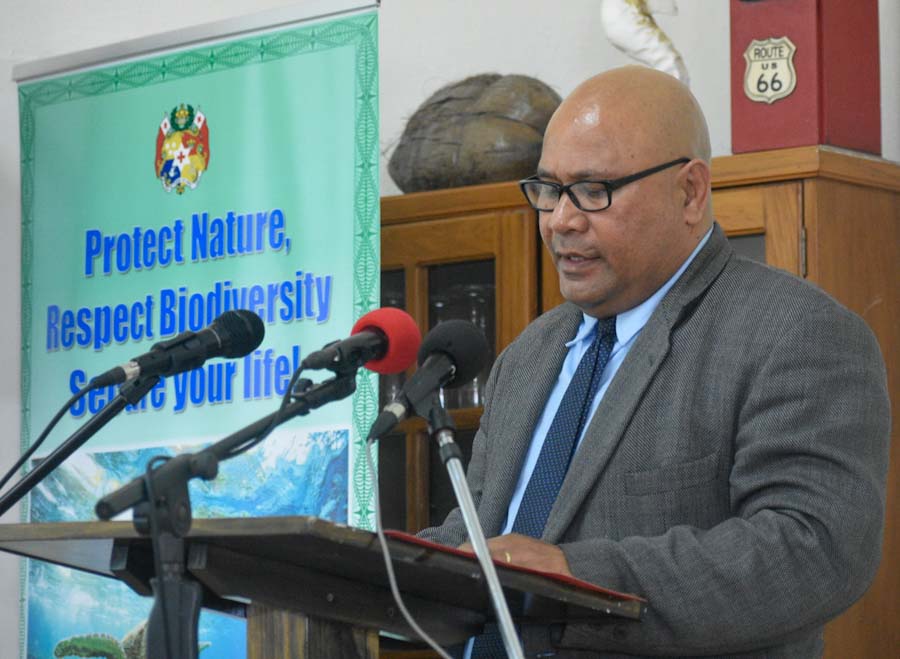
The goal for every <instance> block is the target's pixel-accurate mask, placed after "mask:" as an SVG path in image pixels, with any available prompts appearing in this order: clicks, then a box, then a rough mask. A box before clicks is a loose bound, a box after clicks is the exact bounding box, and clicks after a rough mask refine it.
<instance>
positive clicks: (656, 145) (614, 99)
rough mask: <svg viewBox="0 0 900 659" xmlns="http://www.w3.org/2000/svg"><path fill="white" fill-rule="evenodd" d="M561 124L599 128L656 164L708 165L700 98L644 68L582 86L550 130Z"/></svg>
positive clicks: (562, 107)
mask: <svg viewBox="0 0 900 659" xmlns="http://www.w3.org/2000/svg"><path fill="white" fill-rule="evenodd" d="M559 122H565V123H576V124H578V125H581V126H583V127H584V128H585V129H590V128H592V127H596V128H600V129H602V130H605V131H607V132H608V133H609V135H610V136H611V137H612V136H618V137H619V138H620V139H622V140H623V141H627V142H630V145H629V146H630V150H637V151H641V152H644V153H649V154H653V159H654V160H658V161H662V160H666V159H667V158H669V157H671V158H678V157H681V156H688V157H690V158H698V159H700V160H703V161H705V162H707V163H709V160H710V147H709V129H708V128H707V126H706V119H705V118H704V116H703V112H702V111H701V109H700V104H699V103H697V99H696V98H694V95H693V94H691V92H690V90H689V89H688V88H687V87H686V86H685V85H684V84H682V83H681V82H679V81H678V80H676V79H675V78H673V77H672V76H670V75H668V74H666V73H662V72H660V71H657V70H655V69H650V68H647V67H645V66H625V67H622V68H618V69H612V70H610V71H605V72H604V73H601V74H599V75H596V76H594V77H593V78H590V79H588V80H586V81H585V82H583V83H581V84H580V85H579V86H578V87H577V88H576V89H575V91H573V92H572V93H571V94H570V95H569V96H568V98H566V99H565V100H564V101H563V102H562V104H561V105H560V106H559V108H558V109H557V110H556V113H555V114H554V115H553V118H552V119H551V120H550V125H551V126H552V125H553V124H554V123H559ZM548 130H549V127H548Z"/></svg>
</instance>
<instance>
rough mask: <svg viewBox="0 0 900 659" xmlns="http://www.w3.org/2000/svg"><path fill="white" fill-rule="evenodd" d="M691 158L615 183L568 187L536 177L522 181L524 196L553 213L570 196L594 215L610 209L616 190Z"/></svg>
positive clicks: (594, 183)
mask: <svg viewBox="0 0 900 659" xmlns="http://www.w3.org/2000/svg"><path fill="white" fill-rule="evenodd" d="M690 161H691V159H690V158H679V159H678V160H672V161H670V162H667V163H663V164H662V165H657V166H656V167H651V168H650V169H645V170H643V171H640V172H638V173H636V174H631V175H629V176H623V177H622V178H617V179H613V180H612V181H575V182H574V183H569V184H568V185H560V184H559V183H554V182H553V181H544V180H542V179H539V178H538V177H537V176H531V177H529V178H526V179H525V180H524V181H519V187H520V188H521V189H522V193H523V194H524V195H525V198H526V199H527V200H528V203H529V204H531V207H532V208H533V209H535V210H537V211H544V212H548V213H549V212H551V211H552V210H553V209H554V208H556V204H558V203H559V199H560V197H561V196H562V195H563V193H565V194H567V195H569V199H571V200H572V203H573V204H575V206H577V207H578V208H579V209H581V210H583V211H586V212H588V213H592V212H594V211H602V210H604V209H606V208H609V207H610V205H611V204H612V193H613V190H618V189H619V188H621V187H622V186H624V185H628V184H629V183H633V182H634V181H637V180H640V179H642V178H644V177H646V176H650V175H651V174H655V173H656V172H661V171H662V170H664V169H668V168H669V167H672V166H673V165H680V164H682V163H686V162H690Z"/></svg>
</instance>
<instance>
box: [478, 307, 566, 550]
mask: <svg viewBox="0 0 900 659" xmlns="http://www.w3.org/2000/svg"><path fill="white" fill-rule="evenodd" d="M581 318H582V314H581V311H580V310H579V309H578V307H576V306H574V305H572V304H568V303H567V304H565V305H564V306H563V307H561V308H560V309H559V312H558V313H556V314H555V315H554V316H552V317H550V318H548V320H549V323H548V326H547V328H545V330H544V331H543V332H539V333H537V335H536V336H535V338H533V339H531V340H530V341H528V342H527V343H526V344H525V346H524V350H522V351H521V353H520V354H521V355H523V356H522V357H519V356H518V355H517V359H518V360H519V361H518V362H517V363H516V364H515V365H509V366H507V368H514V369H515V373H516V377H515V379H514V380H511V381H508V382H504V385H503V386H504V389H505V392H504V396H506V395H509V398H508V400H509V401H510V404H508V405H506V406H505V407H504V409H503V413H502V414H500V415H497V416H498V417H499V418H495V419H492V420H491V424H492V425H491V429H490V434H491V437H490V438H489V439H488V441H491V442H496V447H495V449H494V450H491V451H489V452H488V455H489V456H490V458H489V461H488V464H487V472H486V473H487V474H488V476H487V477H486V478H485V484H484V492H483V495H482V501H484V502H490V503H491V505H489V506H486V507H485V508H484V509H482V510H480V511H479V515H480V517H481V524H482V528H483V529H484V532H485V535H487V536H488V537H490V536H492V535H497V534H498V533H499V532H500V530H501V527H502V525H503V522H504V521H505V519H506V513H507V510H508V508H509V501H510V499H512V495H513V492H514V491H515V488H516V483H517V482H518V480H519V473H520V472H521V470H522V464H523V463H524V461H525V455H526V454H527V453H528V447H529V445H530V444H531V437H532V435H533V433H534V428H535V426H536V425H537V422H538V419H540V416H541V413H542V412H543V411H544V405H545V404H546V402H547V398H548V397H549V396H550V392H551V390H552V389H553V386H554V385H555V384H556V380H557V379H558V377H559V372H560V370H561V369H562V364H563V361H564V360H565V358H566V353H567V352H568V348H566V341H568V340H569V339H571V338H572V337H574V336H575V333H576V332H577V331H578V325H579V323H580V322H581Z"/></svg>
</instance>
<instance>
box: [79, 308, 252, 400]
mask: <svg viewBox="0 0 900 659" xmlns="http://www.w3.org/2000/svg"><path fill="white" fill-rule="evenodd" d="M265 334H266V328H265V326H264V325H263V321H262V319H261V318H260V317H259V316H257V315H256V314H255V313H253V312H252V311H247V310H246V309H237V310H233V311H226V312H225V313H223V314H222V315H221V316H219V317H218V318H216V319H215V320H214V321H213V322H212V323H210V325H209V327H206V328H205V329H202V330H200V331H199V332H182V333H181V334H178V335H177V336H174V337H172V338H171V339H169V340H168V341H160V342H159V343H157V344H155V345H154V346H153V347H152V348H150V352H145V353H144V354H143V355H140V356H139V357H135V358H134V359H132V360H131V361H128V362H125V363H124V364H122V365H121V366H116V367H115V368H111V369H109V370H108V371H106V373H103V374H102V375H99V376H98V377H96V378H94V379H93V380H91V384H90V386H91V387H92V388H95V389H97V388H99V387H106V386H109V385H112V384H120V383H122V382H126V381H128V380H134V379H135V378H137V377H140V376H141V375H145V376H146V375H174V374H176V373H183V372H184V371H190V370H192V369H195V368H197V367H198V366H202V365H203V362H205V361H206V360H207V359H210V358H212V357H243V356H244V355H247V354H249V353H251V352H252V351H254V350H256V348H257V347H258V346H259V344H260V343H262V340H263V337H264V336H265Z"/></svg>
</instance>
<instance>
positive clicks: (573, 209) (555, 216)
mask: <svg viewBox="0 0 900 659" xmlns="http://www.w3.org/2000/svg"><path fill="white" fill-rule="evenodd" d="M548 220H549V221H548V223H547V224H548V227H549V228H550V229H551V230H552V231H554V232H557V233H565V232H568V231H584V229H585V227H586V226H587V221H586V220H587V218H585V216H584V213H583V212H582V211H581V209H580V208H578V206H576V205H575V202H573V201H572V198H571V197H570V196H569V195H568V193H563V194H562V195H560V198H559V201H558V202H556V206H555V207H554V209H553V210H552V211H551V212H550V217H549V219H548Z"/></svg>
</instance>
